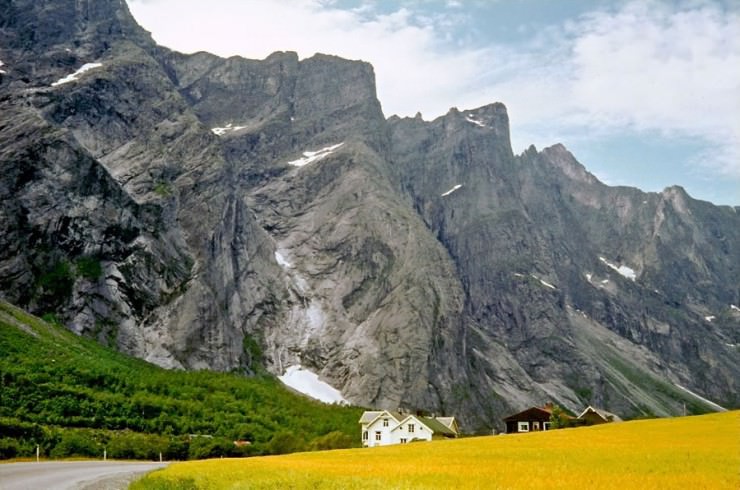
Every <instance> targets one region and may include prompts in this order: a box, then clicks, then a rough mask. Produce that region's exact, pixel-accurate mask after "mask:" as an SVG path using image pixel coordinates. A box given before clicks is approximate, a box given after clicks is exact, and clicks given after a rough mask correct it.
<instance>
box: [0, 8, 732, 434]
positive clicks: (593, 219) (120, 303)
mask: <svg viewBox="0 0 740 490" xmlns="http://www.w3.org/2000/svg"><path fill="white" fill-rule="evenodd" d="M0 5H2V6H3V8H2V9H0V60H2V61H3V63H4V65H3V71H4V72H5V73H0V113H2V119H0V162H2V165H3V169H4V170H5V171H4V172H3V175H2V176H0V197H2V205H1V206H0V226H1V227H2V230H3V233H2V234H1V235H0V294H2V295H3V297H4V298H6V299H8V300H10V301H12V302H15V303H17V304H20V305H22V306H25V307H27V308H29V309H31V310H33V311H34V312H36V313H40V314H54V315H56V318H57V319H58V320H59V321H62V322H64V323H65V324H66V325H67V326H68V327H69V328H71V329H73V330H75V331H77V332H79V333H82V334H85V335H90V336H94V337H96V338H97V339H98V340H99V341H101V342H104V343H108V344H111V345H115V346H117V347H118V348H119V349H121V350H123V351H125V352H128V353H131V354H134V355H137V356H139V357H142V358H145V359H148V360H150V361H152V362H156V363H158V364H161V365H164V366H169V367H176V368H211V369H221V370H230V369H243V370H245V371H246V372H249V371H250V370H252V369H255V368H258V367H265V368H267V369H268V370H269V371H271V372H273V373H275V374H282V372H284V370H285V369H286V368H287V367H289V366H291V365H295V364H301V365H303V366H305V367H307V368H309V369H311V370H313V371H315V372H317V373H319V374H320V375H321V377H322V378H323V379H325V380H326V381H328V382H330V383H331V384H332V385H333V386H335V387H337V388H339V389H340V390H341V391H342V393H343V395H344V397H345V398H348V399H349V400H351V401H353V402H355V403H358V404H363V405H367V406H374V407H380V408H391V409H396V408H398V407H406V408H418V409H426V410H430V411H436V412H448V413H454V414H456V415H458V416H459V417H460V418H461V419H462V421H463V422H464V424H465V427H466V428H467V429H468V430H484V429H486V430H487V429H488V428H490V427H491V426H492V425H497V424H498V423H499V419H500V417H501V415H502V414H504V413H506V412H507V411H509V410H515V409H519V408H523V407H524V406H526V405H530V404H536V403H542V402H544V401H547V400H554V401H557V402H559V403H560V404H562V405H564V406H566V407H567V408H570V409H572V410H577V409H579V408H581V406H582V405H583V404H586V403H593V404H595V405H599V406H603V407H605V408H607V409H610V410H611V411H615V412H618V413H620V414H621V415H624V416H631V415H640V414H646V413H652V414H657V415H664V414H671V413H677V412H679V411H680V410H681V409H682V404H683V402H685V401H687V402H689V404H690V405H691V404H693V405H691V406H693V407H694V409H695V410H702V409H706V408H707V406H706V405H704V404H703V402H701V401H700V400H699V399H698V398H696V397H695V396H694V395H691V394H689V393H688V392H686V391H685V390H683V389H682V388H680V387H679V386H681V387H685V388H688V389H690V390H692V391H694V392H697V393H700V394H701V395H703V396H706V397H709V398H711V399H713V400H715V401H717V402H719V403H724V404H726V405H729V406H737V405H738V403H740V400H738V399H737V393H738V391H739V387H738V385H737V380H738V379H740V363H738V361H737V355H738V354H737V348H738V347H737V346H738V345H739V344H740V310H738V305H740V289H739V288H738V281H737V279H736V278H737V276H738V272H739V271H738V267H740V255H739V253H740V252H738V251H739V250H740V226H739V225H740V222H739V221H740V218H739V217H738V213H737V211H738V209H737V208H730V207H717V206H713V205H711V204H708V203H704V202H700V201H695V200H693V199H691V197H689V196H688V195H687V194H686V193H685V192H684V191H683V190H682V189H680V188H669V189H666V190H665V191H664V192H663V193H660V194H655V193H643V192H641V191H639V190H636V189H629V188H610V187H607V186H605V185H603V184H601V183H600V182H598V180H597V179H595V178H594V177H593V176H592V175H591V174H589V173H588V172H587V171H586V170H585V169H584V168H583V167H582V166H581V165H580V164H579V163H578V162H577V161H576V160H575V158H574V157H573V156H572V155H571V154H570V153H569V152H568V151H567V150H566V149H565V148H564V147H563V146H562V145H555V146H553V147H550V148H547V149H545V150H543V151H541V152H538V151H537V150H536V149H535V148H533V147H532V148H530V149H529V150H527V151H526V152H525V153H524V154H522V155H518V156H517V155H514V154H513V153H512V150H511V145H510V142H509V125H508V116H507V113H506V109H505V107H504V106H503V105H502V104H498V103H497V104H491V105H489V106H485V107H481V108H479V109H475V110H465V111H459V110H457V109H452V110H450V112H449V113H448V114H447V115H445V116H443V117H441V118H438V119H436V120H434V121H431V122H426V121H423V120H421V118H414V119H410V118H406V119H400V118H397V117H392V118H390V119H389V120H387V121H386V120H385V119H384V116H383V114H382V110H381V106H380V103H379V102H378V100H377V98H376V96H375V81H374V76H373V70H372V67H371V66H370V65H368V64H366V63H363V62H355V61H347V60H342V59H340V58H336V57H332V56H325V55H316V56H314V57H312V58H309V59H305V60H299V59H298V57H297V56H296V54H295V53H275V54H273V55H271V56H270V57H268V58H267V59H265V60H263V61H255V60H245V59H242V58H238V57H234V58H229V59H222V58H219V57H217V56H214V55H211V54H208V53H196V54H193V55H184V54H180V53H175V52H171V51H169V50H167V49H166V48H162V47H159V46H156V45H155V44H154V43H153V42H152V40H151V38H150V37H149V35H148V34H147V33H146V32H145V31H143V30H142V29H141V28H140V27H139V26H138V25H136V23H135V22H134V20H133V19H132V18H131V16H130V14H129V13H128V10H127V9H126V6H125V3H123V2H120V1H114V0H107V1H95V2H92V1H89V2H85V1H71V0H70V1H61V0H59V1H54V2H29V1H5V2H0ZM733 305H734V308H733Z"/></svg>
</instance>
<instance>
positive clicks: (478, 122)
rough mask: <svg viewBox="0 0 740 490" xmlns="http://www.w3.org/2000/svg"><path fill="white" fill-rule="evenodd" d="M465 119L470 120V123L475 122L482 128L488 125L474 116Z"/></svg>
mask: <svg viewBox="0 0 740 490" xmlns="http://www.w3.org/2000/svg"><path fill="white" fill-rule="evenodd" d="M465 120H466V121H468V122H469V123H472V124H475V125H476V126H480V127H481V128H485V127H487V126H486V125H485V123H483V122H482V121H479V120H477V119H475V118H474V117H473V116H467V117H466V118H465Z"/></svg>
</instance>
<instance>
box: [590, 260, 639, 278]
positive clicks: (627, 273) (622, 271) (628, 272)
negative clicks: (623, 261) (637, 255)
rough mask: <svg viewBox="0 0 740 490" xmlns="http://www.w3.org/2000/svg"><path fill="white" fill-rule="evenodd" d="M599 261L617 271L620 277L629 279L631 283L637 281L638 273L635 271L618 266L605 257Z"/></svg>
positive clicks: (624, 266)
mask: <svg viewBox="0 0 740 490" xmlns="http://www.w3.org/2000/svg"><path fill="white" fill-rule="evenodd" d="M599 260H600V261H602V262H603V263H604V264H606V265H607V266H609V267H610V268H612V269H614V270H615V271H617V272H618V273H619V275H621V276H623V277H626V278H627V279H629V280H631V281H634V280H635V279H637V272H635V270H634V269H632V268H630V267H627V266H626V265H616V264H614V263H612V262H609V261H608V260H606V259H605V258H604V257H599Z"/></svg>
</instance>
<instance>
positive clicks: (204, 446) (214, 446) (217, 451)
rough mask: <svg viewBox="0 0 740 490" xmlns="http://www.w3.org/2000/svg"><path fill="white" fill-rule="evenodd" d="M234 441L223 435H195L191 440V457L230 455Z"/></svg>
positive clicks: (202, 457) (189, 454) (203, 457)
mask: <svg viewBox="0 0 740 490" xmlns="http://www.w3.org/2000/svg"><path fill="white" fill-rule="evenodd" d="M233 448H234V443H233V442H232V441H230V440H228V439H225V438H223V437H203V436H201V437H194V438H193V439H192V440H191V441H190V451H189V453H188V456H189V457H190V459H207V458H218V457H221V456H230V455H231V451H232V449H233Z"/></svg>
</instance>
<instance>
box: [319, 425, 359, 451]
mask: <svg viewBox="0 0 740 490" xmlns="http://www.w3.org/2000/svg"><path fill="white" fill-rule="evenodd" d="M352 443H353V440H352V438H351V437H350V436H348V435H347V434H345V433H344V432H341V431H338V430H335V431H332V432H329V433H328V434H324V435H323V436H319V437H317V438H316V439H314V440H313V441H311V445H310V446H311V450H314V451H324V450H328V449H346V448H349V447H352Z"/></svg>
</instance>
